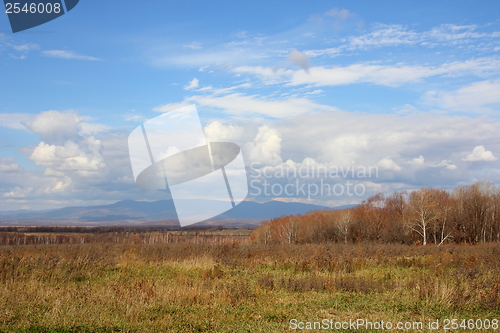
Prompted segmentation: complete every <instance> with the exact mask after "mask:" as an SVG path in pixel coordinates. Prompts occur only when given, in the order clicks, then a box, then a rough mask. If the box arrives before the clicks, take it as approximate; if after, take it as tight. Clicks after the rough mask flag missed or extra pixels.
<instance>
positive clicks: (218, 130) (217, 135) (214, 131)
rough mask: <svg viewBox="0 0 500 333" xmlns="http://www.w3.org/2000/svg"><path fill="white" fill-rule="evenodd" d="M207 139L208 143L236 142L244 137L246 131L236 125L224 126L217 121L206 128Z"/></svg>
mask: <svg viewBox="0 0 500 333" xmlns="http://www.w3.org/2000/svg"><path fill="white" fill-rule="evenodd" d="M204 131H205V138H206V139H207V141H208V142H235V141H236V140H238V139H240V138H241V136H242V135H243V132H244V129H243V127H241V126H236V125H224V124H222V123H221V122H220V121H218V120H216V121H213V122H211V123H210V124H208V125H207V126H205V128H204Z"/></svg>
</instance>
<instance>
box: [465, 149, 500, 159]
mask: <svg viewBox="0 0 500 333" xmlns="http://www.w3.org/2000/svg"><path fill="white" fill-rule="evenodd" d="M497 159H498V158H496V157H495V156H494V155H493V153H492V152H491V151H489V150H486V149H485V148H484V146H476V147H474V149H473V150H472V153H470V154H469V155H467V156H466V157H465V158H462V161H467V162H477V161H496V160H497Z"/></svg>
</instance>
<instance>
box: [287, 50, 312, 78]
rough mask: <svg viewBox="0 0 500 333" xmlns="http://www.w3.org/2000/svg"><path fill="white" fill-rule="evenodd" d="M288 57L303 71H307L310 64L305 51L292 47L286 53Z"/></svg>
mask: <svg viewBox="0 0 500 333" xmlns="http://www.w3.org/2000/svg"><path fill="white" fill-rule="evenodd" d="M288 58H289V59H290V62H291V63H292V64H294V65H297V66H299V67H300V68H302V69H303V70H304V71H305V72H309V67H310V65H311V64H310V63H309V58H308V57H307V55H305V53H303V52H300V51H297V50H295V49H293V50H292V51H291V52H290V53H289V54H288Z"/></svg>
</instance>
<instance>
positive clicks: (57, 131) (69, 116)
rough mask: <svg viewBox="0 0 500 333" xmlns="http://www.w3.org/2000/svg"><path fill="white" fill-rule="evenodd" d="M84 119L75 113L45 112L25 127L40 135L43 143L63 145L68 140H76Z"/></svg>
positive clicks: (28, 122)
mask: <svg viewBox="0 0 500 333" xmlns="http://www.w3.org/2000/svg"><path fill="white" fill-rule="evenodd" d="M82 122H83V117H81V116H79V115H78V114H77V113H76V112H75V111H67V112H59V111H54V110H51V111H44V112H42V113H40V114H38V115H37V116H36V117H35V118H34V119H33V120H30V121H27V122H26V123H25V126H26V127H27V128H28V129H29V130H31V131H32V132H33V133H36V134H38V135H40V138H41V139H42V140H43V141H46V142H50V143H57V144H61V143H64V142H65V141H66V140H69V139H72V140H75V139H76V138H77V137H78V135H79V134H80V132H81V130H82Z"/></svg>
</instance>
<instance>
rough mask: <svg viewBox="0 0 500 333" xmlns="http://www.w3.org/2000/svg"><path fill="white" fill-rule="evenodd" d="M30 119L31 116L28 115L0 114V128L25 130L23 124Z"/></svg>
mask: <svg viewBox="0 0 500 333" xmlns="http://www.w3.org/2000/svg"><path fill="white" fill-rule="evenodd" d="M32 118H33V115H31V114H29V113H0V126H2V127H8V128H14V129H24V130H25V129H26V126H25V125H23V124H25V123H27V122H29V121H30V120H31V119H32Z"/></svg>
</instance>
